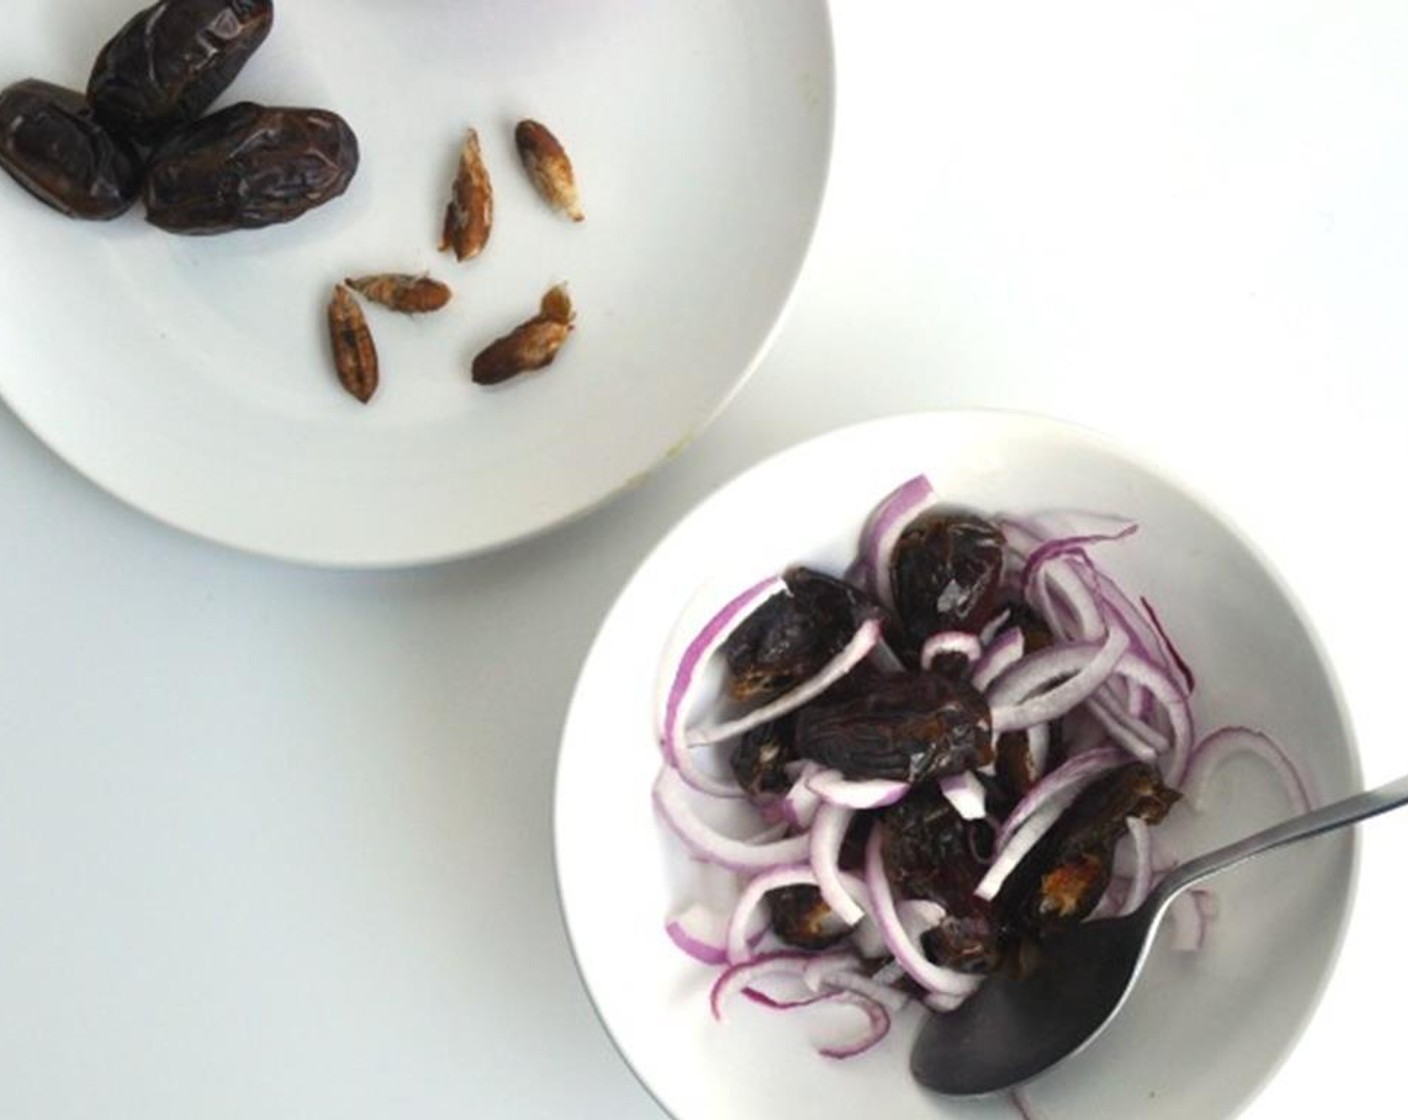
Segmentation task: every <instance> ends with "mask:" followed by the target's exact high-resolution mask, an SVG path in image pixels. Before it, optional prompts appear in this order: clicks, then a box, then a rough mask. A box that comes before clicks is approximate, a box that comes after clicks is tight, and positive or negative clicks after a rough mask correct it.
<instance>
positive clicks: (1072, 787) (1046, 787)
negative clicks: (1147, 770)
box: [993, 747, 1126, 852]
mask: <svg viewBox="0 0 1408 1120" xmlns="http://www.w3.org/2000/svg"><path fill="white" fill-rule="evenodd" d="M1125 760H1126V756H1125V754H1124V752H1123V751H1121V750H1119V749H1118V748H1115V747H1096V748H1095V749H1094V750H1089V751H1085V752H1084V753H1082V754H1078V755H1075V756H1073V757H1071V758H1069V759H1067V760H1066V761H1065V762H1064V763H1062V764H1061V765H1060V766H1058V767H1057V768H1056V769H1055V770H1053V771H1051V773H1050V774H1048V775H1046V777H1044V778H1042V779H1041V781H1039V782H1037V784H1036V785H1034V786H1032V788H1031V789H1029V790H1027V793H1026V796H1024V797H1023V798H1022V800H1020V801H1018V802H1017V804H1016V806H1015V807H1014V808H1013V809H1012V812H1010V813H1008V814H1007V819H1006V820H1005V821H1003V822H1002V827H1001V828H999V829H998V830H997V836H996V837H995V838H994V840H993V849H994V850H995V851H999V852H1000V851H1001V850H1002V849H1003V848H1005V847H1006V846H1007V844H1008V842H1009V841H1010V840H1011V839H1012V834H1013V833H1014V832H1016V831H1017V829H1019V828H1020V827H1021V826H1022V825H1023V824H1025V823H1026V821H1027V818H1029V817H1030V816H1031V815H1032V814H1033V813H1035V812H1036V811H1037V810H1038V809H1040V808H1041V807H1042V806H1043V805H1045V804H1046V803H1047V802H1049V801H1051V800H1053V799H1054V798H1058V797H1060V796H1062V795H1064V794H1065V793H1067V792H1068V791H1073V792H1072V799H1074V795H1075V793H1079V792H1080V791H1081V790H1082V789H1084V788H1085V787H1086V786H1087V785H1089V784H1090V783H1091V782H1093V781H1094V780H1095V779H1096V778H1098V777H1099V776H1100V775H1101V774H1103V773H1105V771H1107V770H1111V769H1113V768H1114V767H1116V766H1118V765H1119V764H1120V763H1122V762H1124V761H1125Z"/></svg>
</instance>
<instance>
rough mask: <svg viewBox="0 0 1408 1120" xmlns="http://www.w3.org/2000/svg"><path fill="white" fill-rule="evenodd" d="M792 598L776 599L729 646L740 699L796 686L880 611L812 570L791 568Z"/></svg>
mask: <svg viewBox="0 0 1408 1120" xmlns="http://www.w3.org/2000/svg"><path fill="white" fill-rule="evenodd" d="M783 578H784V579H785V580H786V582H787V594H785V595H774V596H773V597H772V598H771V599H769V600H768V601H767V602H765V603H764V604H763V605H762V606H761V607H759V608H758V609H757V610H756V611H755V612H754V613H753V614H752V615H750V616H749V617H748V618H747V619H746V620H745V621H744V622H743V624H742V625H740V626H739V627H738V629H737V630H735V631H734V632H733V634H732V635H731V636H730V637H729V639H728V641H727V642H725V643H724V650H723V652H724V657H725V659H726V660H727V661H728V667H729V673H730V676H731V680H730V685H729V690H730V691H731V692H732V693H733V695H734V696H736V697H738V698H739V699H748V698H751V697H757V696H771V695H774V694H776V693H779V692H785V691H786V690H787V689H789V688H795V687H796V686H797V685H799V684H801V683H802V682H803V681H805V680H806V679H807V678H809V677H812V676H814V675H816V673H817V672H819V671H820V670H821V668H822V667H823V666H824V665H825V664H826V663H827V662H828V661H830V660H831V658H833V657H835V656H836V654H838V653H840V652H841V650H842V649H843V648H845V645H846V643H847V642H849V641H850V640H851V638H852V637H853V636H854V635H855V632H856V627H858V626H859V625H860V624H861V622H863V621H864V620H865V619H866V618H869V617H873V616H875V615H878V614H879V610H880V608H879V607H878V606H877V605H875V604H874V603H871V602H870V601H869V600H868V599H867V598H866V597H865V595H864V594H862V593H861V592H860V591H858V590H857V589H856V588H854V587H852V586H851V585H850V584H848V583H843V582H842V581H841V580H838V579H833V578H832V577H831V576H828V575H825V574H824V573H822V572H817V571H813V570H811V569H810V568H804V567H796V568H792V569H790V570H789V571H788V572H787V573H786V575H785V576H784V577H783Z"/></svg>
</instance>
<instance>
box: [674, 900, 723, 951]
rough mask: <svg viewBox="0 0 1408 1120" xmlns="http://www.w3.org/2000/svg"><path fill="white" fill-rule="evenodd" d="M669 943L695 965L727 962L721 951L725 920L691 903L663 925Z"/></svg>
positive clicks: (712, 911)
mask: <svg viewBox="0 0 1408 1120" xmlns="http://www.w3.org/2000/svg"><path fill="white" fill-rule="evenodd" d="M665 932H666V934H668V935H669V938H670V940H671V941H673V942H674V943H675V944H676V945H678V946H679V947H680V948H681V949H682V950H684V951H685V952H686V953H688V954H689V955H690V956H691V957H693V958H694V959H695V960H697V961H702V962H703V963H705V964H723V963H724V962H725V961H727V959H728V954H727V952H726V950H725V948H724V943H725V938H726V937H727V932H728V920H727V919H726V918H725V917H724V916H723V915H722V914H720V913H718V911H716V910H711V909H709V907H707V906H703V905H701V904H699V903H697V902H696V903H694V904H693V905H692V906H688V907H686V908H685V909H684V910H682V911H681V912H680V913H679V914H677V915H675V916H674V917H673V918H671V919H670V920H669V921H668V922H666V923H665Z"/></svg>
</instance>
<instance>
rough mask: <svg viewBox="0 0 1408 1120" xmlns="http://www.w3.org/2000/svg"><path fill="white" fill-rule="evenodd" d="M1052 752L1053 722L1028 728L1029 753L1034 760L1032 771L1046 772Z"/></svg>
mask: <svg viewBox="0 0 1408 1120" xmlns="http://www.w3.org/2000/svg"><path fill="white" fill-rule="evenodd" d="M1050 753H1051V724H1049V723H1038V724H1034V725H1032V726H1031V727H1029V728H1027V754H1028V755H1029V756H1030V758H1031V760H1032V773H1033V774H1035V775H1036V776H1037V777H1040V776H1041V775H1042V774H1045V773H1046V761H1047V755H1049V754H1050Z"/></svg>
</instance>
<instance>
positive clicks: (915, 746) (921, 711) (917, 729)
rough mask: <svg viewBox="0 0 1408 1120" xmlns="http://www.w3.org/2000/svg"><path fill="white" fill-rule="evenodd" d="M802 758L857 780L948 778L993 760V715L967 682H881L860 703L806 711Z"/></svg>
mask: <svg viewBox="0 0 1408 1120" xmlns="http://www.w3.org/2000/svg"><path fill="white" fill-rule="evenodd" d="M797 753H798V754H799V755H800V756H801V757H803V758H810V759H813V760H814V761H816V762H820V763H821V764H822V765H823V766H830V767H832V768H834V769H836V770H839V771H841V773H842V774H844V775H845V776H846V777H847V778H853V779H859V778H887V779H890V780H893V781H901V782H918V781H922V780H923V779H924V778H927V777H929V776H931V775H933V776H936V777H944V776H946V775H950V774H958V773H961V772H962V771H964V770H970V769H973V768H975V767H977V766H983V765H986V764H987V763H989V762H991V761H992V759H993V742H992V713H991V712H990V711H989V710H988V704H987V701H986V700H985V699H984V698H983V696H982V694H981V693H979V692H978V691H977V690H976V689H975V688H973V687H972V686H971V685H969V684H967V683H966V682H964V681H959V680H954V679H952V678H949V677H944V676H940V675H939V674H936V673H896V674H893V675H890V676H881V677H878V678H876V680H875V682H874V684H873V685H872V686H871V688H870V689H869V690H868V691H867V692H865V693H863V694H861V695H860V696H859V697H857V698H854V699H847V700H842V701H839V702H836V703H826V702H825V700H824V699H823V700H820V701H817V702H814V703H813V704H811V705H809V706H808V707H805V708H802V709H801V710H800V711H799V712H798V715H797Z"/></svg>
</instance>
